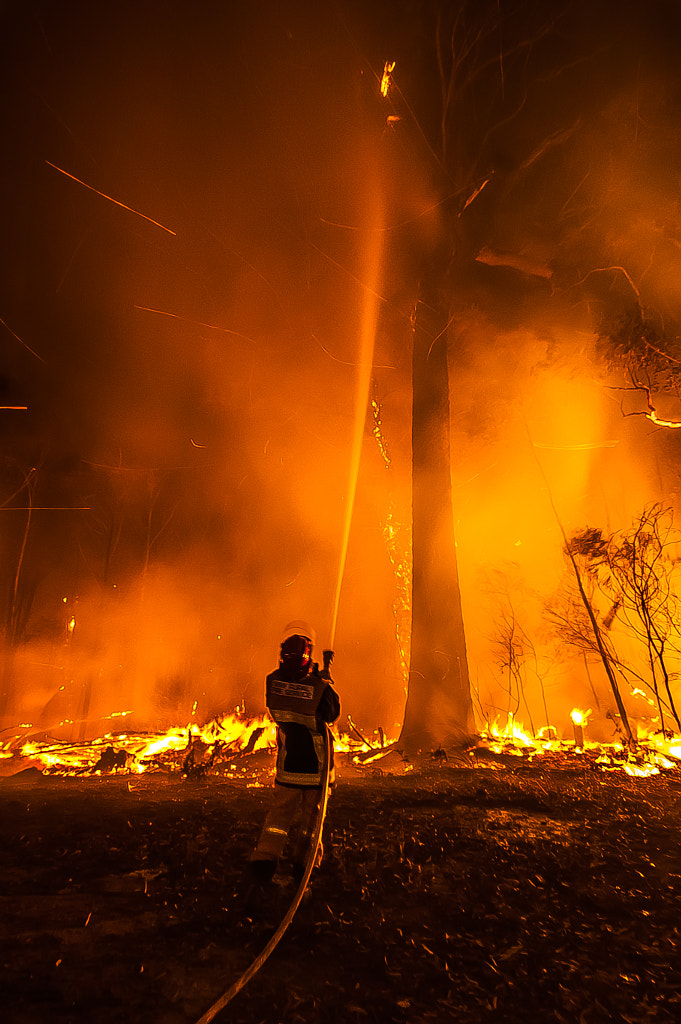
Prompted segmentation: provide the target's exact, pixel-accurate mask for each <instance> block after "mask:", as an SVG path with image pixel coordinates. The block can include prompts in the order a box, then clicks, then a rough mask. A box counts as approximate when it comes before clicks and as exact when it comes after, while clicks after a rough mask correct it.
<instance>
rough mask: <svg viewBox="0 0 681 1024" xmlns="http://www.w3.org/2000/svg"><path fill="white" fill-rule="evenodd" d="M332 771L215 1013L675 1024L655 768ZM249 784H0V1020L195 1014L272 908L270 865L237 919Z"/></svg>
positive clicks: (313, 1022) (248, 831) (254, 776)
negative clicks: (317, 812)
mask: <svg viewBox="0 0 681 1024" xmlns="http://www.w3.org/2000/svg"><path fill="white" fill-rule="evenodd" d="M340 760H341V764H340V771H339V780H338V783H337V786H336V788H335V792H334V793H333V795H332V797H331V799H330V802H329V811H328V816H327V821H326V827H325V835H324V839H325V847H326V855H325V860H324V863H323V865H322V867H321V868H320V869H319V871H318V872H316V873H315V874H314V875H313V880H312V884H311V889H310V892H309V894H308V895H306V897H305V898H304V900H303V903H302V905H301V907H300V909H299V910H298V913H297V914H296V916H295V918H294V920H293V922H292V924H291V926H290V927H289V929H288V931H287V932H286V934H285V935H284V937H283V939H282V941H281V943H280V944H279V946H278V947H277V948H276V950H275V951H274V953H273V954H272V955H271V956H270V958H269V959H268V960H267V961H266V962H265V964H264V965H263V967H262V968H261V969H260V971H259V972H258V974H257V975H256V976H255V978H253V979H252V980H251V981H250V982H249V984H248V985H247V986H246V987H245V988H244V989H243V990H242V991H241V992H239V993H238V994H237V996H236V997H235V998H234V999H233V1000H232V1001H231V1002H230V1003H229V1004H228V1006H227V1007H226V1008H225V1010H223V1011H222V1013H221V1014H219V1015H218V1016H217V1017H216V1018H215V1019H216V1021H218V1024H219V1022H220V1021H223V1020H224V1021H228V1020H229V1021H232V1022H235V1024H259V1022H262V1024H317V1022H320V1024H322V1022H323V1024H331V1022H340V1021H343V1022H347V1021H358V1022H362V1024H368V1022H374V1021H375V1022H377V1024H378V1022H381V1024H382V1022H387V1021H390V1022H392V1021H394V1022H399V1024H420V1022H426V1021H436V1022H437V1021H457V1022H461V1024H466V1022H469V1021H470V1022H475V1024H480V1022H485V1021H490V1022H492V1021H494V1022H495V1024H499V1022H512V1024H515V1022H518V1024H520V1022H522V1024H526V1022H527V1021H528V1020H531V1021H533V1022H549V1021H550V1022H556V1021H558V1022H566V1024H574V1022H579V1024H601V1022H606V1021H618V1022H619V1021H625V1022H628V1021H635V1022H643V1021H646V1022H649V1021H655V1022H657V1021H659V1022H661V1024H663V1022H664V1024H667V1022H669V1024H672V1022H674V1024H677V1022H678V1021H679V1020H680V1019H681V956H680V948H681V934H680V932H681V851H680V847H679V817H680V812H681V772H680V771H679V770H678V769H672V770H670V771H667V772H665V773H663V774H660V775H656V776H652V777H650V778H630V777H629V776H627V775H626V774H625V773H623V772H621V771H618V772H603V771H600V770H597V769H596V768H595V766H594V765H593V764H592V763H590V762H589V761H588V760H586V759H583V760H580V759H579V758H575V759H573V761H572V763H571V764H570V766H568V767H566V766H565V764H564V763H561V764H560V765H558V766H555V767H554V766H552V765H551V763H550V761H548V760H546V761H544V762H543V763H542V766H541V767H537V766H536V764H533V765H525V764H519V765H518V767H510V766H508V765H494V766H489V765H487V766H485V767H481V766H478V767H462V766H461V763H460V761H458V760H457V759H454V758H450V759H448V760H441V761H440V762H438V763H435V762H433V761H425V762H424V763H423V764H421V765H416V766H414V770H413V771H409V772H407V773H406V774H405V773H404V771H403V770H398V771H397V772H395V773H392V772H388V771H385V770H382V769H371V768H364V769H362V770H358V769H356V768H354V767H353V766H352V765H351V764H350V763H349V762H347V761H346V762H344V760H343V758H342V757H341V759H340ZM270 773H271V759H270V757H269V755H267V754H261V755H252V756H251V757H250V759H249V760H248V764H247V765H244V769H243V772H242V778H237V779H235V778H233V777H232V778H226V777H223V776H220V775H219V774H217V773H216V774H213V775H211V774H206V775H204V776H197V777H195V778H183V777H182V776H181V774H179V773H170V772H162V773H148V774H146V775H142V776H130V775H121V774H118V775H112V776H110V777H87V778H79V779H73V778H62V777H58V778H55V777H43V776H41V775H40V774H39V773H38V772H37V771H36V770H35V769H28V770H27V771H24V772H21V773H17V774H15V775H13V776H11V777H9V778H4V779H2V780H0V830H1V834H2V840H1V843H0V864H1V867H2V878H3V886H2V893H1V896H0V905H1V911H2V932H1V936H0V939H1V945H2V949H1V954H0V968H1V971H2V977H1V979H0V990H1V991H2V1007H3V1012H2V1019H3V1021H4V1022H6V1024H36V1022H40V1024H93V1022H96V1024H114V1022H125V1024H138V1022H139V1024H141V1022H143V1021H144V1022H146V1021H154V1022H156V1024H191V1022H194V1021H196V1020H197V1019H198V1018H199V1017H200V1016H201V1015H202V1014H203V1013H204V1012H205V1011H206V1010H207V1009H208V1008H209V1007H210V1006H212V1004H213V1003H214V1002H215V1001H216V1000H217V999H218V998H219V997H220V996H221V995H222V994H223V992H225V991H226V990H227V989H228V988H229V987H230V986H231V985H232V984H233V982H235V981H236V980H237V978H238V977H239V976H240V974H241V973H242V972H243V971H244V970H245V969H246V968H247V967H248V966H249V964H250V963H251V961H252V960H253V959H254V958H255V957H256V956H257V955H258V954H259V953H260V951H261V950H262V949H263V947H264V946H265V944H266V943H267V941H268V939H269V938H270V936H271V935H272V933H273V931H274V929H275V928H276V926H277V924H278V922H279V920H280V919H281V917H283V915H284V913H285V912H286V909H287V908H288V905H289V903H290V901H291V899H292V898H293V895H294V886H293V882H292V881H291V880H290V879H289V877H288V875H287V872H286V864H285V863H284V864H283V865H282V871H281V872H280V874H279V875H278V876H277V879H276V884H275V885H274V887H273V898H272V902H271V905H270V906H269V907H268V908H267V909H266V910H265V911H264V912H263V913H262V914H261V915H259V916H257V919H255V920H254V919H252V918H250V917H249V916H248V914H247V909H246V903H245V890H246V882H245V878H246V865H247V859H248V855H249V853H250V850H251V848H252V846H253V844H254V843H255V840H256V838H257V835H258V832H259V829H260V826H261V824H262V821H263V818H264V815H265V812H266V809H267V806H268V801H269V795H270V794H269V788H268V787H269V781H270V778H271V774H270ZM259 780H260V781H261V782H263V783H264V785H262V786H260V787H258V786H256V787H253V782H257V781H259ZM249 784H250V785H249Z"/></svg>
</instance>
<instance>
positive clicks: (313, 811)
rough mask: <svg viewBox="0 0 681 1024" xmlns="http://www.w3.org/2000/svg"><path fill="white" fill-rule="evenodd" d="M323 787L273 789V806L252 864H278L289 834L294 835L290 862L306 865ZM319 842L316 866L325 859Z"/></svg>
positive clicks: (266, 819) (252, 858)
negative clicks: (268, 862)
mask: <svg viewBox="0 0 681 1024" xmlns="http://www.w3.org/2000/svg"><path fill="white" fill-rule="evenodd" d="M323 795H324V794H323V792H322V789H321V787H320V786H278V785H275V787H274V794H273V798H272V805H271V806H270V809H269V812H268V814H267V817H266V818H265V824H264V825H263V829H262V832H261V833H260V839H259V840H258V845H257V846H256V848H255V850H254V851H253V853H252V855H251V860H252V861H257V860H267V861H278V860H279V858H280V857H281V855H282V854H283V852H284V846H285V845H286V840H287V838H288V836H289V833H290V832H293V831H294V826H296V825H297V828H295V834H294V835H292V837H291V838H292V847H291V851H290V852H291V859H292V861H293V862H294V864H305V863H306V861H307V858H308V856H309V854H310V846H311V843H312V837H313V835H314V830H315V825H316V823H317V815H318V814H319V807H320V804H321V802H322V798H323ZM322 852H323V851H322V844H321V842H320V844H319V849H318V850H317V856H316V858H315V863H314V867H319V865H320V863H321V860H322Z"/></svg>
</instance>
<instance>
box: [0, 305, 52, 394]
mask: <svg viewBox="0 0 681 1024" xmlns="http://www.w3.org/2000/svg"><path fill="white" fill-rule="evenodd" d="M0 324H2V326H3V327H4V328H5V330H6V331H9V333H10V334H11V335H12V337H13V338H16V339H17V341H18V342H19V344H20V345H23V346H24V348H25V349H26V351H27V352H30V353H31V355H32V356H35V357H36V359H39V360H40V362H41V363H44V362H45V360H44V359H43V357H42V356H39V355H38V353H37V352H34V351H33V349H32V348H31V346H30V345H27V344H26V342H25V341H23V340H22V339H21V338H20V337H19V335H18V334H15V332H14V331H13V330H12V328H11V327H8V326H7V324H6V323H5V321H4V320H3V319H2V317H0ZM2 408H3V409H25V408H26V406H25V405H4V406H3V407H2Z"/></svg>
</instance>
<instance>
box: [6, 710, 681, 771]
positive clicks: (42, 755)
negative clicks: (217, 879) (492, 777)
mask: <svg viewBox="0 0 681 1024" xmlns="http://www.w3.org/2000/svg"><path fill="white" fill-rule="evenodd" d="M588 717H589V712H586V713H584V712H580V711H578V710H577V709H574V710H573V713H572V719H573V728H574V735H573V736H572V737H563V738H562V739H561V738H558V736H557V733H556V730H555V729H553V728H551V727H548V728H542V729H540V730H539V732H538V734H537V735H536V736H532V735H530V734H528V733H527V732H526V731H525V730H524V729H523V727H522V725H521V724H520V723H518V722H517V721H516V720H515V719H514V718H513V717H512V716H509V717H508V719H507V721H506V723H505V725H504V726H503V727H501V726H500V725H499V724H498V723H496V722H495V723H493V724H492V725H489V726H486V727H485V728H484V729H483V730H482V731H481V732H480V734H479V735H478V736H477V737H474V738H473V737H472V738H471V741H470V743H469V744H468V745H464V746H462V747H460V748H450V749H449V750H447V749H444V748H438V749H433V750H430V751H423V752H422V753H421V754H420V755H418V756H416V757H411V758H409V757H407V756H406V755H405V754H404V751H403V750H402V749H401V746H400V743H399V740H393V741H390V740H389V739H388V738H387V737H386V734H385V732H384V730H383V729H382V728H380V727H379V728H378V729H375V730H374V731H373V733H371V734H370V736H369V738H367V736H366V735H365V734H364V733H363V732H362V731H361V730H360V729H359V728H358V727H357V726H356V725H355V723H354V722H353V720H352V718H351V717H350V716H348V726H349V729H350V732H349V733H348V732H345V733H339V732H338V731H337V730H336V733H335V747H336V751H337V754H338V755H339V756H340V758H342V759H343V761H344V762H345V764H346V766H347V767H349V768H352V770H353V771H359V772H361V771H367V770H371V771H378V772H385V773H387V774H395V773H397V774H404V773H405V772H409V771H412V770H413V769H414V767H415V765H416V764H421V763H424V762H425V763H434V764H444V763H448V762H450V761H451V763H452V764H453V765H456V766H457V767H459V768H461V767H466V766H467V767H471V768H492V769H494V768H503V767H512V768H518V767H520V766H523V765H525V766H533V767H537V768H574V767H580V768H584V767H588V768H589V769H591V770H594V771H601V772H608V771H615V772H620V771H623V772H625V773H627V774H629V775H634V776H648V775H655V774H658V773H660V772H665V771H670V770H674V769H676V768H678V767H679V766H681V737H678V736H673V735H671V734H666V735H663V734H661V733H651V734H646V735H642V736H641V737H640V739H639V740H638V742H634V743H632V744H630V743H627V742H625V741H624V740H621V741H617V742H611V743H595V742H589V741H587V740H586V739H585V728H586V725H587V722H588ZM25 730H26V731H19V732H17V733H16V734H15V735H13V736H12V737H11V738H9V739H6V740H5V741H4V743H3V744H2V746H0V776H5V777H7V776H12V775H14V774H16V773H18V772H21V771H25V770H29V769H33V770H34V773H35V771H38V772H40V773H41V774H43V775H49V776H77V777H86V776H106V775H120V774H123V775H130V776H135V775H141V774H143V773H159V772H162V773H170V774H179V775H180V776H182V777H183V778H198V777H208V778H210V777H214V778H223V779H234V780H238V779H241V780H243V781H246V782H247V783H248V785H251V786H260V785H267V784H269V782H270V781H271V776H272V775H273V771H274V753H275V749H276V727H275V725H274V723H273V722H272V720H271V719H270V718H269V716H267V715H265V716H262V717H258V718H248V717H246V716H245V715H243V714H241V713H240V709H238V708H237V709H236V712H235V713H234V714H230V715H226V716H224V717H222V718H215V719H213V720H211V721H210V722H208V723H206V724H205V725H199V724H198V723H192V724H189V725H187V726H186V727H175V728H171V729H168V730H166V731H165V732H162V733H161V732H159V733H147V732H144V733H135V732H130V733H125V732H119V733H113V732H110V733H106V734H105V735H103V736H100V737H98V738H96V739H94V740H84V741H80V742H73V741H66V740H58V739H56V738H52V737H49V736H45V735H44V734H41V736H40V738H38V737H36V736H31V734H30V727H28V726H26V727H25Z"/></svg>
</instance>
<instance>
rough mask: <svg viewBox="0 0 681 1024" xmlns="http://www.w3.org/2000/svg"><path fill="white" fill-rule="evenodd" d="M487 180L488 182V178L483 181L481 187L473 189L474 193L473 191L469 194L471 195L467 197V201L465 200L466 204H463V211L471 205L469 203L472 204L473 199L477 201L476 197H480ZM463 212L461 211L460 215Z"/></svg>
mask: <svg viewBox="0 0 681 1024" xmlns="http://www.w3.org/2000/svg"><path fill="white" fill-rule="evenodd" d="M489 180H490V179H489V178H485V180H484V181H483V183H482V185H478V187H477V188H476V189H475V191H474V192H472V193H471V194H470V195H469V197H468V199H467V200H466V202H465V203H464V204H463V210H467V209H468V207H469V206H470V205H471V203H472V202H473V201H474V200H475V199H477V198H478V196H479V195H480V193H481V192H482V190H483V188H484V187H485V185H487V184H488V182H489ZM463 210H462V211H461V213H463Z"/></svg>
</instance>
